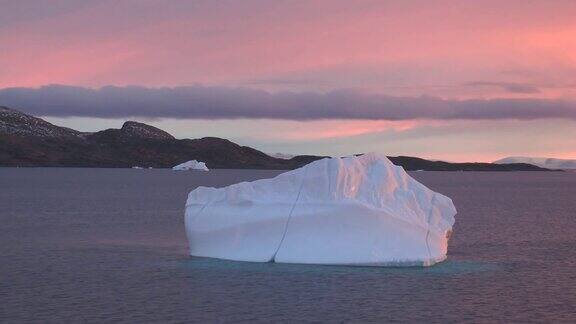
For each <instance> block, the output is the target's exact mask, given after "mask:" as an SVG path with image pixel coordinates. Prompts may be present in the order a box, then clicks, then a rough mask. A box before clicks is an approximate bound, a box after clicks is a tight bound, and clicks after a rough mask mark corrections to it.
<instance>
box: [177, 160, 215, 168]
mask: <svg viewBox="0 0 576 324" xmlns="http://www.w3.org/2000/svg"><path fill="white" fill-rule="evenodd" d="M172 170H175V171H187V170H196V171H208V167H207V166H206V163H204V162H199V161H196V160H191V161H187V162H184V163H181V164H178V165H177V166H175V167H173V168H172Z"/></svg>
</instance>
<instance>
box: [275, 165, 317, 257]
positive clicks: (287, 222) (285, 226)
mask: <svg viewBox="0 0 576 324" xmlns="http://www.w3.org/2000/svg"><path fill="white" fill-rule="evenodd" d="M307 175H308V168H304V175H303V176H302V182H301V183H300V188H299V189H298V194H297V195H296V199H295V200H294V204H293V205H292V208H291V209H290V212H289V213H288V218H287V219H286V224H285V225H284V232H283V233H282V238H281V239H280V243H278V247H277V248H276V251H274V254H273V255H272V258H271V260H270V262H275V261H276V260H275V259H276V254H278V251H280V248H281V247H282V243H284V238H286V233H287V232H288V226H289V225H290V220H291V219H292V213H293V212H294V209H295V208H296V204H298V200H300V193H301V192H302V188H304V182H305V181H306V176H307Z"/></svg>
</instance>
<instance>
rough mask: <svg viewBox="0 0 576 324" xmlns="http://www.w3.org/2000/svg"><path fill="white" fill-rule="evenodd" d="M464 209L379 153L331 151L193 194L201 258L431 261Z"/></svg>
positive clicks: (189, 207)
mask: <svg viewBox="0 0 576 324" xmlns="http://www.w3.org/2000/svg"><path fill="white" fill-rule="evenodd" d="M455 214H456V209H455V208H454V205H453V204H452V200H450V198H448V197H446V196H443V195H441V194H439V193H436V192H433V191H432V190H430V189H428V188H426V187H425V186H424V185H422V184H421V183H419V182H418V181H416V180H414V179H413V178H411V177H410V176H409V175H408V174H407V173H406V172H405V171H404V169H402V168H401V167H398V166H395V165H393V164H392V163H391V162H390V161H389V160H388V158H386V156H384V155H379V154H374V153H371V154H366V155H363V156H359V157H346V158H327V159H322V160H318V161H315V162H312V163H310V164H308V165H306V166H304V167H302V168H299V169H296V170H292V171H289V172H286V173H283V174H280V175H278V176H277V177H275V178H272V179H264V180H257V181H253V182H242V183H238V184H234V185H231V186H228V187H225V188H220V189H215V188H207V187H198V188H196V189H195V190H193V191H192V192H190V194H189V195H188V200H187V202H186V216H185V224H186V234H187V236H188V241H189V245H190V254H191V255H193V256H201V257H212V258H220V259H228V260H237V261H255V262H283V263H309V264H334V265H374V266H409V265H424V266H428V265H432V264H434V263H436V262H440V261H442V260H444V259H445V258H446V253H447V248H448V239H449V235H450V233H451V230H452V225H453V224H454V215H455Z"/></svg>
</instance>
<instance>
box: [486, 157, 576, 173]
mask: <svg viewBox="0 0 576 324" xmlns="http://www.w3.org/2000/svg"><path fill="white" fill-rule="evenodd" d="M494 163H495V164H511V163H512V164H514V163H527V164H532V165H536V166H539V167H541V168H547V169H555V170H576V160H568V159H554V158H541V157H526V156H511V157H507V158H503V159H500V160H498V161H494Z"/></svg>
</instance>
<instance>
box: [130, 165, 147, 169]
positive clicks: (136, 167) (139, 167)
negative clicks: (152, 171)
mask: <svg viewBox="0 0 576 324" xmlns="http://www.w3.org/2000/svg"><path fill="white" fill-rule="evenodd" d="M132 169H144V168H143V167H141V166H137V165H135V166H133V167H132Z"/></svg>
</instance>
